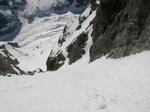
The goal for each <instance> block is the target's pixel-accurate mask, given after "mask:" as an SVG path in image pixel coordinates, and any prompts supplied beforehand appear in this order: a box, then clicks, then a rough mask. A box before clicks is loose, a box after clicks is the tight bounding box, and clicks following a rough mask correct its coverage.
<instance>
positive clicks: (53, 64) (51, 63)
mask: <svg viewBox="0 0 150 112" xmlns="http://www.w3.org/2000/svg"><path fill="white" fill-rule="evenodd" d="M65 60H66V58H65V56H64V55H63V53H62V52H60V51H59V52H57V53H56V54H53V51H52V52H51V53H50V56H49V57H48V60H47V62H46V65H47V70H49V71H55V70H57V69H59V68H60V67H61V66H63V65H64V61H65Z"/></svg>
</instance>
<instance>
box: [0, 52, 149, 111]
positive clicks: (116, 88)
mask: <svg viewBox="0 0 150 112" xmlns="http://www.w3.org/2000/svg"><path fill="white" fill-rule="evenodd" d="M149 57H150V52H143V53H141V54H136V55H132V56H129V57H126V58H123V59H118V60H113V59H106V58H105V57H103V58H101V59H99V60H96V61H95V62H93V63H91V64H87V63H85V60H82V61H80V62H79V63H76V64H74V65H72V66H67V65H66V66H64V67H63V68H62V69H60V70H59V71H57V72H46V73H40V74H36V75H34V76H12V77H11V78H9V77H0V85H1V86H0V112H10V111H11V112H51V111H52V112H77V111H78V112H149V111H150V105H149V104H150V95H149V94H150V87H149V85H150V70H149V66H150V58H149ZM79 64H80V65H79ZM81 68H82V69H81Z"/></svg>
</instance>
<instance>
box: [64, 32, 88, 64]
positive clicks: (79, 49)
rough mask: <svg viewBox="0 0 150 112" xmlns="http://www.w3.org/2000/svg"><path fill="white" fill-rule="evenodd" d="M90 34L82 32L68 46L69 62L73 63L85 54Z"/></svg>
mask: <svg viewBox="0 0 150 112" xmlns="http://www.w3.org/2000/svg"><path fill="white" fill-rule="evenodd" d="M87 40H88V36H87V34H86V33H84V32H83V33H81V34H80V35H79V36H78V37H77V38H76V40H75V41H74V42H73V43H71V44H70V45H69V46H68V47H67V52H68V58H69V64H72V63H74V62H76V61H77V60H79V59H80V58H82V56H83V55H84V54H85V50H84V48H85V46H86V41H87Z"/></svg>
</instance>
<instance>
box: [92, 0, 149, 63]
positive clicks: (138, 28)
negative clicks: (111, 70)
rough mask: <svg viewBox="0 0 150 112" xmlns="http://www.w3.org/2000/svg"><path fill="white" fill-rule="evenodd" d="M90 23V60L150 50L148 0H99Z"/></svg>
mask: <svg viewBox="0 0 150 112" xmlns="http://www.w3.org/2000/svg"><path fill="white" fill-rule="evenodd" d="M100 1H101V4H100V5H99V6H98V9H97V12H96V17H95V19H94V22H93V23H94V25H93V33H92V37H93V45H92V47H91V49H90V59H91V60H90V61H94V60H95V59H97V58H100V57H101V56H103V55H106V54H108V57H112V58H120V57H124V56H128V55H130V54H134V53H138V52H141V51H143V50H150V1H149V0H100Z"/></svg>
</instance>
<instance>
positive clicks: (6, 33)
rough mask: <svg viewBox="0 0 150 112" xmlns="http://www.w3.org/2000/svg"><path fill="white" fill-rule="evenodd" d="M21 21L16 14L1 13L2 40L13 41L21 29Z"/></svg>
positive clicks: (0, 29) (0, 38)
mask: <svg viewBox="0 0 150 112" xmlns="http://www.w3.org/2000/svg"><path fill="white" fill-rule="evenodd" d="M21 26H22V24H21V22H20V21H19V19H18V18H17V17H16V16H14V15H3V14H1V13H0V41H11V40H13V39H14V38H15V36H16V35H17V34H18V33H19V32H20V30H21Z"/></svg>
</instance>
